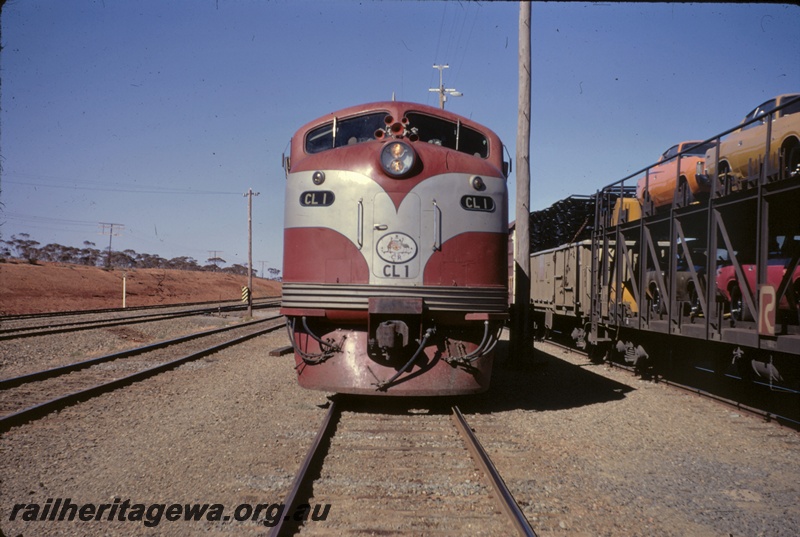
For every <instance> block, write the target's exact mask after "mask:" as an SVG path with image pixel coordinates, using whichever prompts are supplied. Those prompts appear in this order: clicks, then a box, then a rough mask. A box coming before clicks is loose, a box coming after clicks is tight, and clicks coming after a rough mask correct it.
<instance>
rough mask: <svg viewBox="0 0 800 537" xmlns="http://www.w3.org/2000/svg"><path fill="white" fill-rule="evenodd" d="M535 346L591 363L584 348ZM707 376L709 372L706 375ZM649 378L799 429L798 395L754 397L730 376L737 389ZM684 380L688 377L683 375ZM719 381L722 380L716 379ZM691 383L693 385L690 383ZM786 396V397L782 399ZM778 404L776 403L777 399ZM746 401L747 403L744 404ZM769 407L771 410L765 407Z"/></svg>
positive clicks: (627, 368) (652, 375)
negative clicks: (565, 352)
mask: <svg viewBox="0 0 800 537" xmlns="http://www.w3.org/2000/svg"><path fill="white" fill-rule="evenodd" d="M536 345H549V346H552V347H554V348H558V349H561V350H564V351H569V352H572V353H575V354H578V355H581V356H585V357H586V359H587V360H589V356H588V354H587V353H586V352H584V351H582V350H581V349H576V348H575V347H571V346H569V345H565V344H563V343H559V342H556V341H553V340H546V341H537V342H536ZM605 363H607V364H608V365H610V366H611V367H615V368H618V369H623V370H625V371H628V372H630V373H631V374H639V373H638V372H637V370H636V368H634V367H633V366H629V365H626V364H622V363H619V362H616V361H613V360H606V362H605ZM707 375H708V374H707V373H706V376H707ZM649 376H650V378H652V380H653V381H654V382H659V383H662V384H666V385H668V386H670V387H672V388H675V389H678V390H681V391H685V392H689V393H692V394H695V395H697V396H699V397H703V398H706V399H711V400H714V401H717V402H719V403H721V404H724V405H726V406H729V407H732V408H735V409H737V410H739V411H741V412H745V413H748V414H751V415H754V416H758V417H760V418H763V419H764V420H765V421H774V422H776V423H779V424H780V425H783V426H786V427H790V428H792V429H795V430H800V416H798V414H797V410H798V409H797V408H796V402H797V397H796V394H790V393H784V392H782V391H781V392H776V393H775V394H774V395H775V396H776V397H775V398H768V399H766V400H765V399H764V398H763V397H762V398H758V397H753V396H752V394H750V393H746V392H743V391H742V390H743V388H744V387H745V386H746V384H747V381H744V380H742V379H741V378H738V377H730V378H727V379H724V380H728V381H730V382H731V383H735V384H738V386H736V387H734V388H731V387H730V386H725V385H723V386H722V387H719V386H718V385H719V382H717V383H714V384H716V385H717V386H716V387H715V386H708V387H701V386H700V384H702V382H697V383H696V384H698V385H695V383H693V382H691V378H692V377H688V380H687V381H683V382H678V381H676V380H674V379H671V378H668V377H667V376H665V375H662V374H659V373H658V372H651V373H649ZM684 376H685V377H686V376H687V375H684ZM702 376H703V372H702V371H699V372H697V374H696V375H695V378H700V377H702ZM717 380H719V379H717ZM687 382H690V383H687ZM781 396H786V397H781ZM776 399H777V400H778V401H779V402H778V403H776V402H775V400H776ZM745 400H747V401H745ZM759 400H760V401H762V402H764V401H766V403H765V404H761V405H759ZM783 400H786V403H785V404H784V403H781V402H780V401H783ZM767 406H769V407H771V408H766V407H767Z"/></svg>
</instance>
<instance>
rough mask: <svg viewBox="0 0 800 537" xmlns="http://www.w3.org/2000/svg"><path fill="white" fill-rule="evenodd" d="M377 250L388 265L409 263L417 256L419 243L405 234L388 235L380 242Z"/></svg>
mask: <svg viewBox="0 0 800 537" xmlns="http://www.w3.org/2000/svg"><path fill="white" fill-rule="evenodd" d="M376 250H377V252H378V255H379V256H380V258H381V259H383V260H384V261H386V262H388V263H395V264H398V263H407V262H409V261H411V260H412V259H414V256H416V255H417V243H416V242H414V239H412V238H411V237H409V236H408V235H406V234H405V233H397V232H395V233H387V234H386V235H384V236H383V237H381V238H380V240H379V241H378V245H377V246H376Z"/></svg>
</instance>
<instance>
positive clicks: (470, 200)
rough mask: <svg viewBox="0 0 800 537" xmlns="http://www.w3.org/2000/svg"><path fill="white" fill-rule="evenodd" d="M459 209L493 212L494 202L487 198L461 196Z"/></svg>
mask: <svg viewBox="0 0 800 537" xmlns="http://www.w3.org/2000/svg"><path fill="white" fill-rule="evenodd" d="M461 207H462V208H464V209H466V210H468V211H483V212H487V213H490V212H492V211H494V200H493V199H492V198H490V197H488V196H462V197H461Z"/></svg>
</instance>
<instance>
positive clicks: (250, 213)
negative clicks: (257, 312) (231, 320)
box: [245, 188, 259, 317]
mask: <svg viewBox="0 0 800 537" xmlns="http://www.w3.org/2000/svg"><path fill="white" fill-rule="evenodd" d="M258 195H259V192H253V189H252V188H248V189H247V193H246V194H245V197H246V198H247V288H248V289H249V290H250V293H249V294H248V296H247V316H248V317H252V316H253V196H258Z"/></svg>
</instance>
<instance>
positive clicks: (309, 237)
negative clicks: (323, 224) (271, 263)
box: [283, 227, 369, 284]
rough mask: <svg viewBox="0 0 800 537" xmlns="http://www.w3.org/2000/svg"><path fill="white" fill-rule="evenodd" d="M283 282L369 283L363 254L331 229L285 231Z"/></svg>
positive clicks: (304, 228) (307, 228) (313, 228)
mask: <svg viewBox="0 0 800 537" xmlns="http://www.w3.org/2000/svg"><path fill="white" fill-rule="evenodd" d="M283 244H284V247H283V281H285V282H302V283H353V284H358V283H369V267H368V266H367V261H366V260H365V259H364V255H363V254H362V253H361V251H359V249H358V248H356V246H355V245H354V244H353V243H352V242H350V240H349V239H348V238H347V237H345V236H344V235H342V234H341V233H338V232H336V231H334V230H332V229H326V228H317V227H303V228H289V229H285V230H284V231H283Z"/></svg>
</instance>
